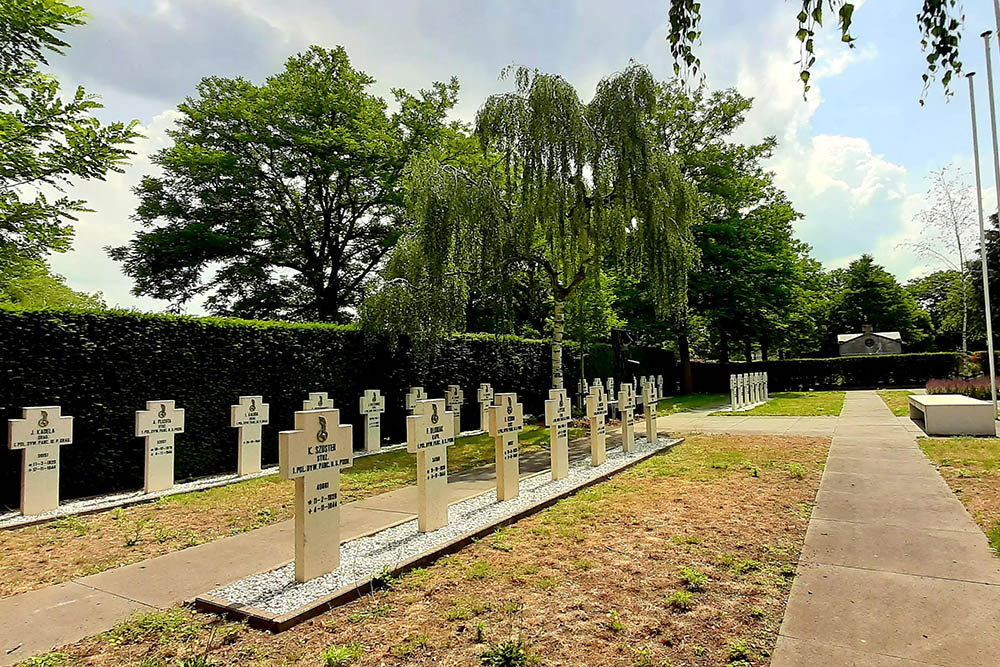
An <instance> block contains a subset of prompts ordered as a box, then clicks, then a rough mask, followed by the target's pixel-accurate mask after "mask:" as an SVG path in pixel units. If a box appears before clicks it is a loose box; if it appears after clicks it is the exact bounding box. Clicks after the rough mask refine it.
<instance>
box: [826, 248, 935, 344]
mask: <svg viewBox="0 0 1000 667" xmlns="http://www.w3.org/2000/svg"><path fill="white" fill-rule="evenodd" d="M829 288H830V290H831V291H832V296H831V304H830V315H829V323H830V327H831V330H832V331H833V332H834V333H851V332H855V331H861V327H862V326H864V325H865V324H870V325H872V326H873V327H874V328H875V329H876V330H882V331H898V332H899V333H900V334H901V335H902V337H903V344H904V345H910V346H917V347H918V348H919V347H920V346H921V345H922V344H923V343H924V341H925V340H926V339H927V338H928V337H929V336H930V333H931V321H930V316H929V315H928V314H927V313H926V312H925V311H923V310H921V309H920V308H919V306H917V302H916V301H915V300H914V298H913V297H912V296H911V295H910V294H909V293H908V292H907V291H906V290H905V289H903V287H902V286H901V285H900V284H899V283H898V282H896V278H895V277H893V275H892V274H891V273H889V272H888V271H886V270H885V268H884V267H882V266H879V265H878V264H876V263H875V260H874V259H873V258H872V256H871V255H862V256H861V257H859V258H858V259H856V260H854V261H853V262H851V263H850V265H849V266H848V267H847V268H846V269H835V270H833V271H831V272H830V284H829ZM832 341H833V337H832V336H831V339H830V344H831V346H832V344H833V342H832Z"/></svg>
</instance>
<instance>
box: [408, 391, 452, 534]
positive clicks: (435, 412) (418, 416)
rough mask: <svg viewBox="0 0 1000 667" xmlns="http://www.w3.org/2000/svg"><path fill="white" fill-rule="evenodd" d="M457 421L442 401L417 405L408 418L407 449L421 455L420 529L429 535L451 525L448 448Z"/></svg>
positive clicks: (430, 401) (418, 468) (418, 492)
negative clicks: (447, 493)
mask: <svg viewBox="0 0 1000 667" xmlns="http://www.w3.org/2000/svg"><path fill="white" fill-rule="evenodd" d="M453 444H455V420H454V418H453V416H452V414H451V413H450V412H448V411H446V410H445V402H444V401H443V400H442V399H440V398H438V399H434V400H429V401H428V400H424V401H420V402H418V403H417V406H416V408H415V409H414V411H413V414H412V415H410V416H409V417H407V418H406V449H407V451H409V452H412V453H414V454H416V455H417V528H418V529H419V531H420V532H422V533H426V532H428V531H431V530H437V529H438V528H441V527H443V526H447V525H448V499H447V497H446V496H445V490H446V487H447V486H448V445H453Z"/></svg>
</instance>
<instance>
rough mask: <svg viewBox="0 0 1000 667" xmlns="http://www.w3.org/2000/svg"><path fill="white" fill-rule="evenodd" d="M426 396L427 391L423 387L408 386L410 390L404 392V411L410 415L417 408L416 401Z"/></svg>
mask: <svg viewBox="0 0 1000 667" xmlns="http://www.w3.org/2000/svg"><path fill="white" fill-rule="evenodd" d="M426 398H427V392H426V391H424V388H423V387H410V391H408V392H406V398H405V405H406V411H407V412H409V413H410V414H411V415H412V414H413V411H414V410H416V409H417V402H419V401H422V400H424V399H426Z"/></svg>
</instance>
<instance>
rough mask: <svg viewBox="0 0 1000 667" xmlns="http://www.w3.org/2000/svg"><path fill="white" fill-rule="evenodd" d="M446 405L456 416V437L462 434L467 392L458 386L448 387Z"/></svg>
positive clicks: (451, 385) (445, 397) (445, 396)
mask: <svg viewBox="0 0 1000 667" xmlns="http://www.w3.org/2000/svg"><path fill="white" fill-rule="evenodd" d="M444 402H445V405H446V406H447V407H448V410H450V411H451V412H452V414H454V415H455V437H456V438H457V437H458V434H459V433H461V432H462V404H463V403H465V392H463V391H462V388H461V387H460V386H458V385H457V384H450V385H448V391H447V392H446V393H445V395H444Z"/></svg>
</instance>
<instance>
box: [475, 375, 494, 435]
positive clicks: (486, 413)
mask: <svg viewBox="0 0 1000 667" xmlns="http://www.w3.org/2000/svg"><path fill="white" fill-rule="evenodd" d="M476 398H478V399H479V430H480V431H482V432H483V433H486V432H488V431H489V430H490V406H491V405H493V387H491V386H490V385H489V383H488V382H483V383H482V384H480V385H479V391H477V392H476Z"/></svg>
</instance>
